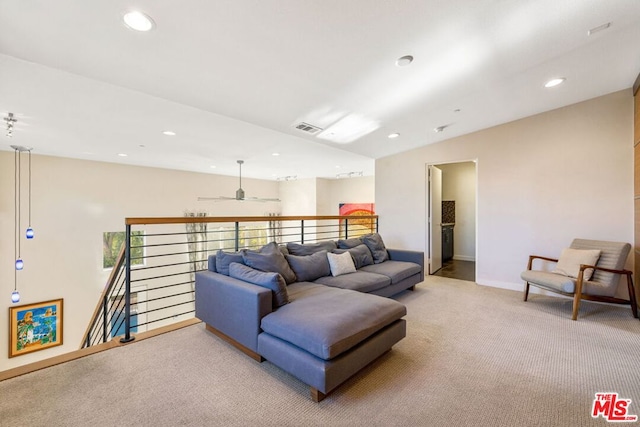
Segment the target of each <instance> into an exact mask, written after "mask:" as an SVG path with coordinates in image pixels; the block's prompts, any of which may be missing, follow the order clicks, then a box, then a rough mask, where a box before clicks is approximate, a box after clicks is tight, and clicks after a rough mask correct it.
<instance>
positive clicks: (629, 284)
mask: <svg viewBox="0 0 640 427" xmlns="http://www.w3.org/2000/svg"><path fill="white" fill-rule="evenodd" d="M627 287H628V288H629V300H630V302H631V313H632V314H633V317H635V318H636V319H637V318H638V300H636V290H635V288H634V286H633V279H632V278H631V273H629V274H627Z"/></svg>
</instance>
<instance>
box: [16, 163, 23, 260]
mask: <svg viewBox="0 0 640 427" xmlns="http://www.w3.org/2000/svg"><path fill="white" fill-rule="evenodd" d="M20 163H22V162H21V161H20V153H18V183H17V185H18V228H17V229H16V239H17V240H18V258H22V257H21V254H20V253H21V250H20V239H18V233H19V232H20V230H22V222H21V216H22V209H21V206H20V205H21V200H22V194H21V191H22V189H21V188H20V187H21V186H22V185H21V184H22V167H21V165H20Z"/></svg>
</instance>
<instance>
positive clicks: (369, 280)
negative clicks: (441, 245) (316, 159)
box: [195, 233, 424, 401]
mask: <svg viewBox="0 0 640 427" xmlns="http://www.w3.org/2000/svg"><path fill="white" fill-rule="evenodd" d="M423 280H424V253H423V252H418V251H407V250H395V249H387V248H386V247H385V246H384V243H383V242H382V239H381V237H380V235H378V234H377V233H375V234H370V235H367V236H363V237H361V238H357V239H348V240H339V241H337V242H335V241H322V242H317V243H312V244H305V245H301V244H296V243H288V244H287V245H286V246H278V245H276V244H275V243H270V244H269V245H266V246H265V247H263V248H262V249H260V250H259V251H248V250H243V251H240V252H237V253H228V252H222V251H219V252H218V253H217V254H216V255H215V256H214V255H212V256H210V257H209V268H208V270H206V271H201V272H198V273H196V285H195V293H196V296H195V303H196V317H197V318H199V319H201V320H202V321H203V322H205V324H206V328H207V329H208V330H209V331H211V332H212V333H214V334H216V335H217V336H219V337H221V338H222V339H224V340H226V341H227V342H229V343H231V344H232V345H234V346H235V347H237V348H239V349H241V350H242V351H244V352H245V353H246V354H248V355H250V356H251V357H253V358H254V359H256V360H258V361H260V362H262V361H263V360H264V359H266V360H268V361H270V362H271V363H273V364H274V365H276V366H278V367H280V368H281V369H283V370H284V371H286V372H288V373H290V374H291V375H293V376H295V377H296V378H298V379H300V380H301V381H303V382H304V383H306V384H308V385H309V386H310V387H311V397H312V399H313V400H315V401H320V400H322V399H323V398H324V397H325V395H326V394H327V393H329V392H330V391H332V390H333V389H335V388H336V387H337V386H338V385H340V384H341V383H343V382H344V381H345V380H347V379H348V378H349V377H351V376H352V375H353V374H355V373H356V372H358V371H359V370H360V369H362V368H363V367H365V366H366V365H368V364H369V363H371V362H372V361H373V360H375V359H376V358H377V357H379V356H380V355H382V354H384V353H385V352H387V351H388V350H390V349H391V347H392V346H393V345H394V344H395V343H397V342H398V341H400V340H401V339H402V338H404V337H405V335H406V322H405V320H404V319H403V317H404V315H405V314H406V307H405V306H404V305H402V304H400V303H399V302H397V301H395V300H392V299H389V298H384V297H389V296H392V295H394V294H396V293H398V292H401V291H403V290H406V289H413V287H414V286H415V285H416V284H418V283H420V282H422V281H423Z"/></svg>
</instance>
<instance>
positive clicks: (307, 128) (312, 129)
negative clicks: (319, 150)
mask: <svg viewBox="0 0 640 427" xmlns="http://www.w3.org/2000/svg"><path fill="white" fill-rule="evenodd" d="M295 128H296V129H298V130H301V131H302V132H306V133H308V134H311V135H315V134H316V133H318V132H320V131H321V130H322V129H321V128H319V127H318V126H314V125H310V124H309V123H305V122H300V123H298V124H297V125H295Z"/></svg>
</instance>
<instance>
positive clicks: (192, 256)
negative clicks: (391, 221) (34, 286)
mask: <svg viewBox="0 0 640 427" xmlns="http://www.w3.org/2000/svg"><path fill="white" fill-rule="evenodd" d="M125 228H126V230H125V243H124V247H123V248H122V250H121V252H120V254H119V255H118V257H117V258H116V261H115V264H114V267H113V270H112V272H111V275H110V277H109V280H108V282H107V285H106V286H105V289H104V291H103V293H102V295H101V296H100V300H99V301H98V303H97V305H96V308H95V310H94V314H93V316H92V318H91V321H90V322H89V325H88V327H87V330H86V332H85V334H84V337H83V340H82V344H81V348H84V347H90V346H93V345H96V344H99V343H103V342H107V341H109V340H111V339H116V338H117V339H120V341H121V342H128V341H131V340H133V339H134V334H135V333H139V332H144V331H147V330H151V329H154V328H157V327H162V326H166V325H169V324H172V323H176V322H179V321H182V320H187V319H190V318H193V317H194V312H195V302H194V289H195V273H196V272H197V271H201V270H205V269H206V268H207V260H208V256H209V255H212V254H215V253H216V252H217V251H218V250H223V251H238V250H240V249H258V248H260V247H262V246H264V245H265V244H267V243H269V242H273V241H275V242H277V243H278V244H283V245H284V244H286V243H288V242H294V243H313V242H317V241H322V240H338V239H346V238H350V237H357V236H361V235H364V234H367V233H371V232H376V231H377V230H378V217H377V215H373V216H357V217H354V216H315V217H314V216H304V217H293V216H264V217H206V216H202V215H198V216H186V217H172V218H127V219H126V220H125ZM134 236H135V237H137V239H138V240H137V241H138V242H140V237H142V240H141V241H142V244H140V243H136V244H132V240H133V237H134Z"/></svg>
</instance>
